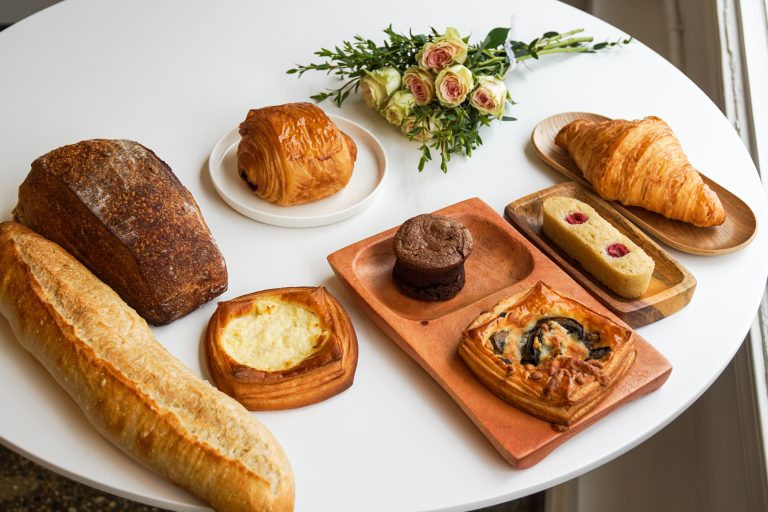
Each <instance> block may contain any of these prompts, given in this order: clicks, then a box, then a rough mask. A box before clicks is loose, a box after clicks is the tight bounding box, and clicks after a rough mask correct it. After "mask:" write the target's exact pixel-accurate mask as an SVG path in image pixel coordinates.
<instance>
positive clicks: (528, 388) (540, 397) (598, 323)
mask: <svg viewBox="0 0 768 512" xmlns="http://www.w3.org/2000/svg"><path fill="white" fill-rule="evenodd" d="M635 354H636V352H635V347H634V342H633V339H632V331H631V330H629V329H627V328H625V327H622V326H621V325H618V324H617V323H615V322H613V321H612V320H611V319H609V318H607V317H604V316H602V315H600V314H598V313H596V312H595V311H593V310H591V309H590V308H588V307H587V306H585V305H583V304H581V303H580V302H578V301H576V300H574V299H571V298H570V297H566V296H564V295H561V294H560V293H558V292H557V291H555V290H553V289H552V288H550V287H548V286H547V285H546V284H544V283H542V282H539V283H537V284H536V285H535V286H533V287H532V288H530V289H528V290H525V291H523V292H521V293H519V294H516V295H513V296H511V297H509V298H507V299H504V300H502V301H501V302H500V303H498V304H497V305H496V306H495V307H494V308H493V309H492V310H491V311H487V312H484V313H481V314H480V315H479V316H478V317H477V318H476V319H475V320H474V321H473V322H472V323H471V324H470V325H469V326H468V327H467V328H466V329H465V330H464V332H463V333H462V335H461V341H460V342H459V355H460V356H461V357H462V358H463V359H464V361H465V362H466V363H467V365H468V366H469V368H470V370H472V373H474V374H475V376H476V377H477V378H478V379H479V380H480V382H482V383H483V384H484V385H485V386H486V387H487V388H488V389H489V390H490V391H492V392H493V393H494V394H496V395H497V396H499V397H500V398H502V399H503V400H505V401H507V402H509V403H510V404H512V405H514V406H515V407H517V408H518V409H521V410H523V411H526V412H528V413H530V414H533V415H534V416H537V417H539V418H542V419H544V420H547V421H550V422H552V423H554V424H556V425H561V426H568V425H571V424H572V423H573V422H575V421H577V420H578V419H579V418H581V417H583V416H584V415H585V414H586V413H587V412H589V411H590V410H592V409H593V408H594V407H595V406H596V405H597V404H598V403H599V402H600V401H601V400H602V399H603V398H605V396H606V395H607V394H608V392H609V391H610V390H611V389H612V388H613V386H614V385H615V384H616V382H618V381H619V380H620V379H621V377H622V376H623V375H624V374H625V373H626V372H627V370H628V369H629V368H630V367H631V366H632V363H633V362H634V360H635Z"/></svg>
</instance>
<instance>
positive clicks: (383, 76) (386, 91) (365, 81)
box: [360, 68, 401, 110]
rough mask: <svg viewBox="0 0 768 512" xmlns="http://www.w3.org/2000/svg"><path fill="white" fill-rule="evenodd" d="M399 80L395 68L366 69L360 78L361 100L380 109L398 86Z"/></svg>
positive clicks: (398, 74) (398, 73)
mask: <svg viewBox="0 0 768 512" xmlns="http://www.w3.org/2000/svg"><path fill="white" fill-rule="evenodd" d="M400 81H401V78H400V72H399V71H398V70H397V69H395V68H382V69H377V70H376V71H366V72H365V76H364V77H363V78H362V79H361V80H360V92H361V93H362V95H363V100H365V103H366V104H367V105H368V106H369V107H371V108H375V109H376V110H381V109H382V107H383V106H384V105H386V104H387V100H388V99H389V96H390V95H391V94H392V93H393V92H395V91H396V90H398V89H399V88H400Z"/></svg>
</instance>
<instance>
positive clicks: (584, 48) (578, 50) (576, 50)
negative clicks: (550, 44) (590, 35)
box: [515, 46, 593, 62]
mask: <svg viewBox="0 0 768 512" xmlns="http://www.w3.org/2000/svg"><path fill="white" fill-rule="evenodd" d="M591 51H593V50H592V49H591V48H589V47H588V46H581V47H577V48H552V49H550V50H541V51H539V52H536V53H537V54H538V55H549V54H552V53H583V52H591ZM532 58H533V55H530V54H528V55H523V56H520V57H518V58H517V59H515V60H517V62H520V61H523V60H527V59H532Z"/></svg>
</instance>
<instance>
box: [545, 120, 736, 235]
mask: <svg viewBox="0 0 768 512" xmlns="http://www.w3.org/2000/svg"><path fill="white" fill-rule="evenodd" d="M555 143H556V144H557V145H558V146H560V147H562V148H564V149H566V150H567V151H568V152H569V153H570V155H571V157H572V158H573V160H574V161H575V162H576V165H577V166H578V167H579V169H581V172H582V173H583V174H584V178H585V179H586V180H587V181H588V182H590V183H591V184H592V187H593V188H594V189H595V191H596V192H597V193H598V194H600V195H601V196H603V197H604V198H605V199H608V200H612V201H613V200H618V201H620V202H621V203H623V204H625V205H629V206H641V207H643V208H645V209H647V210H651V211H653V212H656V213H660V214H661V215H663V216H665V217H667V218H670V219H676V220H681V221H684V222H689V223H691V224H694V225H696V226H719V225H720V224H722V223H723V222H725V210H723V206H722V204H721V203H720V199H719V198H718V197H717V194H715V193H714V192H713V191H712V190H711V189H710V188H709V187H708V186H707V185H706V184H705V183H704V181H703V180H702V179H701V176H700V175H699V173H698V171H697V170H696V169H695V168H694V167H693V166H692V165H691V163H690V162H689V161H688V158H687V157H686V156H685V153H684V152H683V148H682V146H681V145H680V142H679V141H678V140H677V137H675V135H674V133H672V129H671V128H670V127H669V125H668V124H667V123H665V122H664V121H663V120H661V119H659V118H658V117H653V116H650V117H646V118H645V119H642V120H636V121H626V120H623V119H616V120H608V121H602V122H593V121H588V120H585V119H577V120H576V121H573V122H571V123H569V124H567V125H566V126H564V127H563V128H562V129H561V130H560V132H559V133H558V134H557V137H556V138H555Z"/></svg>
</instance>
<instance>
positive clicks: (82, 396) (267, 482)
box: [0, 222, 294, 512]
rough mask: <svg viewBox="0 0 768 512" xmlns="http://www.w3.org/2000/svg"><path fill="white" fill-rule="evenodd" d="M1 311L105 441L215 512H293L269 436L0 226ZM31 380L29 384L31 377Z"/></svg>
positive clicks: (91, 286)
mask: <svg viewBox="0 0 768 512" xmlns="http://www.w3.org/2000/svg"><path fill="white" fill-rule="evenodd" d="M0 312H2V314H3V315H4V316H5V317H6V318H7V319H8V320H9V322H10V325H11V328H12V329H13V332H14V333H15V334H16V336H17V338H18V339H19V342H20V344H21V345H22V346H23V347H24V348H25V349H26V350H28V351H29V352H31V353H32V355H33V356H34V357H35V358H36V359H37V360H38V361H39V362H40V363H41V364H42V365H43V366H44V367H45V368H46V370H48V372H49V373H50V374H51V376H52V377H53V378H54V379H55V380H56V381H57V382H58V383H59V384H60V385H61V386H62V387H63V388H64V389H65V390H66V392H67V393H68V394H69V395H70V396H71V397H72V399H73V400H74V401H75V402H76V403H77V405H78V406H80V408H81V409H82V411H83V413H84V414H85V416H86V417H87V418H88V420H89V421H90V422H91V423H92V424H93V426H94V427H95V428H96V429H97V430H98V431H99V432H100V433H101V434H102V435H103V436H104V437H105V438H107V439H108V440H109V441H111V442H112V443H114V444H115V445H116V446H117V447H118V448H120V449H121V450H123V451H124V452H125V453H127V454H128V455H130V456H131V457H132V458H134V459H136V460H137V461H139V462H141V463H143V464H144V465H146V466H148V467H149V468H151V469H152V470H154V471H156V472H157V473H159V474H160V475H162V476H163V477H165V478H167V479H169V480H171V481H172V482H174V483H176V484H178V485H179V486H181V487H184V488H186V489H187V490H189V491H190V492H192V493H193V494H195V495H197V496H198V497H200V498H201V499H203V500H205V501H206V502H208V503H210V504H211V506H213V508H214V509H216V510H217V511H220V512H221V511H233V512H234V511H261V510H267V511H281V510H292V508H293V499H294V480H293V474H292V472H291V469H290V466H289V464H288V461H287V459H286V457H285V454H284V453H283V451H282V449H281V447H280V445H279V444H278V442H277V441H276V440H275V438H274V437H273V436H272V434H271V433H270V432H269V431H268V430H267V429H266V427H264V426H263V425H262V424H261V423H259V422H258V421H257V420H256V419H255V418H253V417H252V416H251V415H250V413H248V411H246V410H245V409H244V408H243V407H242V406H240V405H239V404H238V403H237V402H236V401H234V400H232V399H231V398H229V397H228V396H226V395H224V394H223V393H221V392H219V391H218V390H216V389H215V388H214V387H213V386H211V385H210V384H209V383H207V382H205V381H203V380H201V379H199V378H198V377H197V376H195V375H194V374H193V373H192V372H191V371H190V370H189V369H188V368H187V367H185V366H184V365H183V364H182V363H181V362H180V361H179V360H178V359H176V358H175V357H174V356H173V355H171V354H170V353H169V352H168V351H167V350H166V349H165V348H164V347H163V346H162V345H161V344H160V343H158V342H157V340H156V339H155V338H154V336H153V335H152V332H151V331H150V329H149V327H148V326H147V324H146V322H145V321H144V320H143V319H142V318H141V317H140V316H139V315H138V314H137V313H136V312H135V311H134V310H133V309H131V308H130V307H129V306H128V305H126V304H125V303H124V302H123V301H122V300H121V299H120V298H119V297H118V296H117V294H116V293H115V292H114V291H112V290H111V289H110V288H109V287H108V286H107V285H105V284H104V283H102V282H101V281H99V280H98V279H97V278H96V277H95V276H94V275H93V274H91V272H90V271H88V270H87V269H86V268H85V267H84V266H82V265H81V264H80V263H79V262H78V261H77V260H75V259H74V258H73V257H72V256H71V255H69V254H68V253H67V252H66V251H64V250H63V249H62V248H61V247H60V246H58V245H56V244H55V243H53V242H50V241H48V240H46V239H45V238H43V237H41V236H39V235H37V234H35V233H33V232H32V231H31V230H29V229H28V228H26V227H24V226H22V225H20V224H17V223H13V222H5V223H2V224H0ZM31 377H33V376H31Z"/></svg>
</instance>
